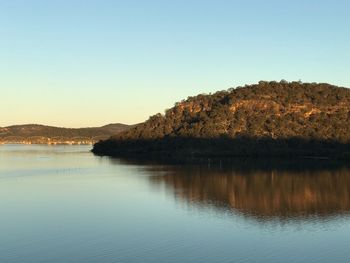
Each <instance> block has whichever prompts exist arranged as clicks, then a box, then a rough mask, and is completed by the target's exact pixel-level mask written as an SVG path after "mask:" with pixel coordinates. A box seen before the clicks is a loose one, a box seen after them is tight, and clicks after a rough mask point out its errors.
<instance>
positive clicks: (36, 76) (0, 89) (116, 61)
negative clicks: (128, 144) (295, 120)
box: [0, 0, 350, 127]
mask: <svg viewBox="0 0 350 263" xmlns="http://www.w3.org/2000/svg"><path fill="white" fill-rule="evenodd" d="M349 10H350V1H348V0H337V1H334V0H293V1H290V0H264V1H262V0H244V1H243V0H240V1H235V0H231V1H228V0H227V1H222V0H212V1H206V0H186V1H183V0H176V1H166V0H162V1H154V0H147V1H146V0H145V1H136V0H130V1H118V0H114V1H112V0H90V1H89V0H0V126H8V125H13V124H24V123H40V124H46V125H54V126H63V127H91V126H102V125H105V124H107V123H117V122H119V123H127V124H134V123H139V122H142V121H145V120H146V119H148V117H149V116H151V115H154V114H156V113H158V112H160V113H163V112H164V110H165V109H167V108H171V107H172V106H173V105H174V103H175V102H177V101H180V100H182V99H185V98H187V97H188V96H193V95H197V94H199V93H213V92H216V91H218V90H225V89H228V88H231V87H237V86H242V85H245V84H252V83H257V82H258V81H260V80H277V81H279V80H281V79H285V80H288V81H293V80H297V81H299V80H301V81H303V82H327V83H331V84H335V85H339V86H345V87H350V72H349V70H350V16H349Z"/></svg>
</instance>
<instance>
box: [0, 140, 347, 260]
mask: <svg viewBox="0 0 350 263" xmlns="http://www.w3.org/2000/svg"><path fill="white" fill-rule="evenodd" d="M89 150H90V148H89V146H24V145H2V146H0V213H1V217H0V262H2V263H3V262H152V263H153V262H270V263H271V262H349V261H350V249H349V248H350V216H349V212H350V194H349V193H350V170H349V168H348V167H347V165H343V164H341V165H338V164H330V165H328V164H326V163H325V161H318V162H316V163H314V164H313V165H311V166H309V165H305V166H304V165H300V164H295V163H294V164H293V163H292V164H288V163H286V164H284V163H278V164H277V165H276V163H269V162H267V161H266V162H263V163H262V164H261V163H258V162H254V163H250V162H244V161H236V162H232V163H220V162H216V163H214V162H212V161H210V162H209V161H208V162H206V163H204V164H198V163H197V164H195V165H189V164H187V165H179V164H178V165H173V164H169V163H164V162H161V163H159V162H145V161H130V160H118V159H111V158H108V157H96V156H94V155H92V154H91V153H90V152H89Z"/></svg>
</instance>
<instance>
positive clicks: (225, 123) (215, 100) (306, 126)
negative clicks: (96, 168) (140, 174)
mask: <svg viewBox="0 0 350 263" xmlns="http://www.w3.org/2000/svg"><path fill="white" fill-rule="evenodd" d="M349 124H350V90H349V89H346V88H340V87H336V86H333V85H329V84H316V83H301V82H291V83H289V82H285V81H282V82H265V81H261V82H259V84H256V85H250V86H245V87H238V88H236V89H229V90H227V91H219V92H217V93H215V94H212V95H204V94H201V95H198V96H195V97H189V98H188V99H187V100H184V101H182V102H179V103H176V104H175V106H174V107H173V108H171V109H169V110H166V111H165V114H164V115H162V114H157V115H154V116H152V117H150V118H149V120H148V121H146V122H145V123H142V124H140V125H138V126H136V127H134V128H132V129H130V130H128V131H126V132H122V133H120V134H118V135H117V136H114V137H112V138H111V139H109V140H108V141H107V142H106V145H107V144H110V146H111V143H112V142H114V143H115V147H118V145H117V143H121V142H123V143H124V144H125V142H128V141H133V144H134V145H135V141H150V140H156V141H159V140H164V141H166V140H167V141H169V140H175V139H176V138H177V139H179V138H182V139H185V140H187V141H189V140H190V139H192V140H210V141H215V140H221V139H225V140H236V141H237V140H241V139H242V138H244V139H249V140H250V141H253V142H254V141H256V140H265V141H266V140H269V141H281V140H283V141H285V140H291V139H293V140H301V141H303V142H304V141H310V140H312V141H319V142H328V143H329V142H333V143H334V142H335V143H339V144H347V143H349V142H350V125H349ZM102 144H103V143H101V144H99V145H97V147H96V149H97V148H98V147H101V146H102ZM172 146H173V145H172ZM184 146H186V145H184ZM119 147H120V146H119ZM162 147H163V146H162ZM120 148H121V147H120ZM162 149H164V147H163V148H162ZM97 150H98V149H97ZM152 150H156V149H153V148H152ZM192 150H193V147H192ZM206 150H208V151H210V149H209V148H207V149H206ZM227 151H230V149H228V148H227V149H226V150H225V152H227ZM101 153H102V154H103V152H101Z"/></svg>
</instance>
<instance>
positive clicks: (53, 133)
mask: <svg viewBox="0 0 350 263" xmlns="http://www.w3.org/2000/svg"><path fill="white" fill-rule="evenodd" d="M131 127H133V126H132V125H126V124H120V123H115V124H108V125H105V126H102V127H94V128H77V129H72V128H59V127H52V126H45V125H37V124H26V125H13V126H8V127H3V128H1V127H0V143H40V144H47V143H49V144H51V143H52V144H60V143H69V144H76V143H83V144H88V143H94V142H96V141H98V140H103V139H107V138H109V137H110V136H112V135H115V134H118V133H120V132H122V131H125V130H127V129H129V128H131Z"/></svg>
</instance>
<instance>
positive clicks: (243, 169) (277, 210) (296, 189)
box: [149, 161, 350, 220]
mask: <svg viewBox="0 0 350 263" xmlns="http://www.w3.org/2000/svg"><path fill="white" fill-rule="evenodd" d="M242 162H243V161H242ZM156 167H157V166H154V165H152V166H150V167H149V170H153V176H151V177H149V179H150V181H151V182H152V184H154V185H165V186H166V188H167V189H168V191H170V192H172V193H173V195H174V196H175V198H176V199H177V200H180V201H182V202H186V203H188V204H190V205H194V206H196V205H197V206H199V207H203V206H211V207H216V208H219V209H224V211H225V212H227V211H231V212H234V213H237V212H238V213H242V214H243V215H245V216H253V217H255V218H256V219H259V220H267V219H269V218H278V219H302V218H307V217H315V216H317V217H330V216H337V215H344V214H347V213H349V211H350V170H349V169H348V168H347V167H346V166H344V164H338V165H337V163H328V164H327V162H325V161H322V163H321V162H320V161H311V162H308V163H305V162H304V163H300V161H299V162H298V164H296V163H294V164H293V163H292V162H284V163H280V162H278V161H277V162H272V163H269V162H268V161H267V162H264V161H260V162H258V163H257V162H256V161H255V163H251V162H249V161H248V162H245V163H243V165H242V163H240V162H239V161H238V162H237V161H236V163H232V162H231V163H225V164H222V163H220V164H218V163H216V165H210V164H209V165H208V163H205V164H197V165H188V164H187V165H183V166H178V165H175V166H174V165H172V166H166V167H164V166H158V170H159V169H160V167H163V169H160V170H163V171H162V173H161V174H160V175H157V173H155V171H154V170H157V168H156ZM301 167H303V169H301Z"/></svg>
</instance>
